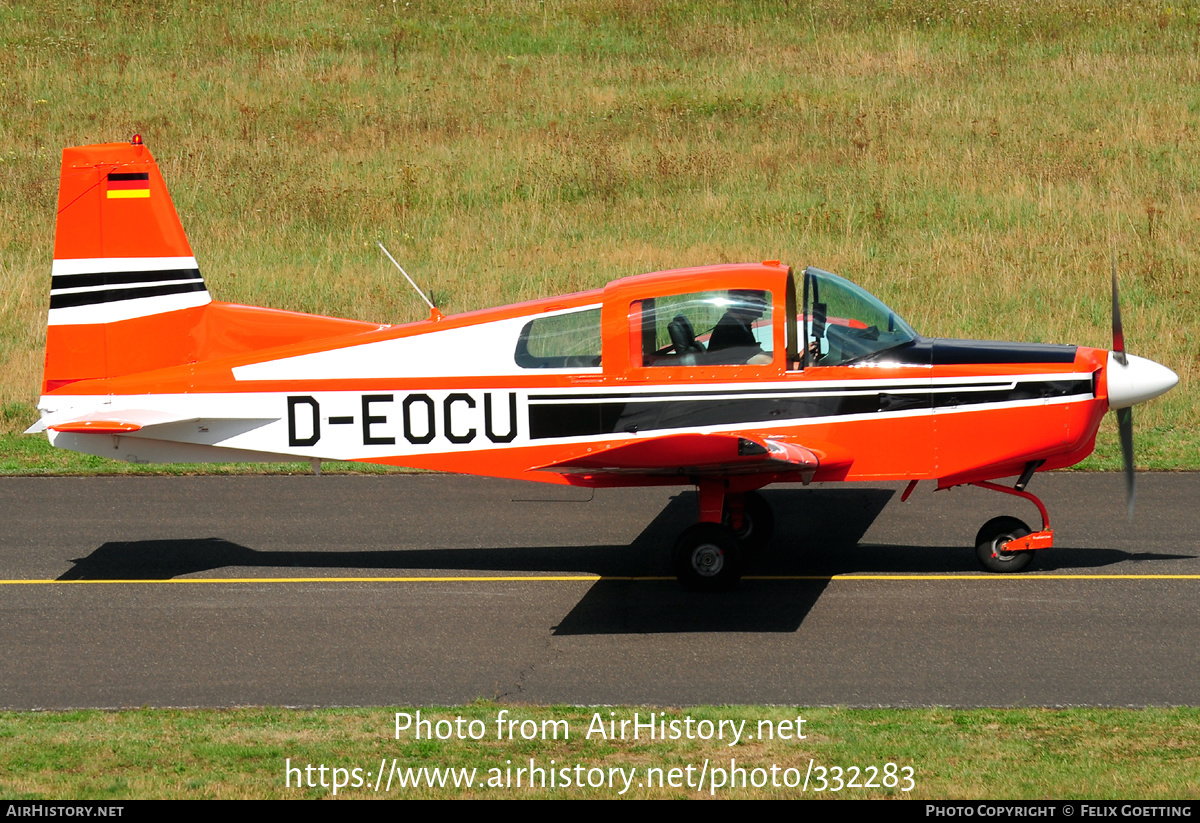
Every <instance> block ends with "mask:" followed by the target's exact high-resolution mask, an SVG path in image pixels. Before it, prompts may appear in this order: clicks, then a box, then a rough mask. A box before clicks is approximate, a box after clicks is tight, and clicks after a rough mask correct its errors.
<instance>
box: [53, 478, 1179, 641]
mask: <svg viewBox="0 0 1200 823" xmlns="http://www.w3.org/2000/svg"><path fill="white" fill-rule="evenodd" d="M763 494H764V496H765V497H766V498H767V500H768V501H769V502H770V503H771V506H772V508H773V509H774V511H775V513H776V531H775V539H774V540H773V541H772V544H771V545H770V546H769V547H768V548H767V550H766V551H765V552H764V553H763V555H762V556H761V557H758V558H755V559H754V560H753V561H752V562H751V563H750V564H749V566H748V568H747V570H746V575H747V578H748V579H746V580H743V581H742V584H741V586H740V587H739V588H738V589H737V590H735V591H732V592H727V593H721V594H705V593H694V592H687V591H684V590H683V589H681V588H680V587H679V586H678V584H677V583H676V582H675V581H674V580H671V579H668V580H662V581H644V580H638V581H630V580H621V579H611V578H629V577H643V578H644V577H664V578H670V577H673V575H672V572H671V563H670V548H671V546H673V545H674V542H675V539H676V537H677V536H678V534H679V532H680V531H682V530H683V529H684V528H686V527H687V526H688V525H689V524H690V523H691V522H693V520H694V518H695V511H696V500H695V495H694V493H692V492H684V493H681V494H678V495H676V496H674V497H673V498H672V499H671V501H670V502H669V503H668V504H667V505H666V506H665V507H664V508H663V509H662V511H661V512H660V513H659V514H658V515H657V516H656V517H655V518H654V520H653V521H652V522H651V523H650V524H649V525H647V526H646V528H645V529H643V531H642V532H641V534H639V535H638V537H637V538H636V539H634V541H633V542H632V543H630V544H629V545H592V546H517V547H498V548H454V547H450V548H438V549H419V550H411V549H410V550H392V551H305V550H297V551H258V550H256V549H252V548H248V547H246V546H242V545H240V544H238V543H234V542H231V541H228V540H223V539H220V538H215V537H213V538H199V539H196V538H192V539H182V540H142V541H130V542H109V543H105V544H104V545H102V546H100V547H99V548H97V549H96V550H95V551H94V552H92V553H91V554H89V555H87V556H86V557H83V558H79V559H76V560H74V561H73V562H74V564H75V565H74V567H73V568H71V569H70V570H68V571H67V572H65V573H64V574H63V575H61V576H60V577H59V578H58V579H59V580H64V581H68V580H169V579H172V578H176V577H181V576H185V575H189V574H198V573H202V572H207V571H212V570H216V569H227V568H239V567H240V568H247V569H289V570H295V571H293V572H289V574H288V576H321V575H320V574H319V573H318V574H313V573H312V572H311V571H310V572H308V573H306V572H305V571H303V570H314V571H315V570H327V572H326V573H329V571H332V572H333V573H332V574H329V576H357V575H358V574H363V573H366V575H370V574H371V573H378V572H379V571H389V570H395V571H405V570H412V571H418V572H437V571H449V572H468V573H475V574H479V573H485V574H486V573H488V572H514V573H524V574H537V573H552V574H553V573H559V574H561V573H572V572H575V573H585V574H598V575H600V576H601V577H603V578H610V579H605V580H600V581H598V582H597V583H596V584H594V585H593V586H591V587H590V588H589V590H588V592H587V594H586V595H584V597H583V598H582V599H581V600H580V601H579V603H578V604H577V605H576V606H575V608H573V609H572V610H571V612H570V613H568V614H567V615H566V617H565V618H564V619H563V620H562V621H561V622H560V623H559V625H558V626H557V627H556V628H555V633H556V634H559V635H570V634H614V633H618V634H620V633H656V632H698V631H704V632H707V631H785V632H791V631H795V630H796V629H797V628H798V627H799V626H800V624H801V622H802V621H803V620H804V618H805V616H806V615H807V614H808V612H809V610H810V609H811V608H812V606H813V605H814V604H815V603H816V601H817V599H818V598H819V597H820V595H821V593H822V592H823V591H824V589H825V587H826V586H827V585H828V583H829V581H828V579H827V578H828V577H830V576H832V575H837V574H852V573H860V574H863V573H872V572H877V573H938V572H941V573H947V572H964V571H965V572H976V571H978V565H977V562H976V560H975V556H974V551H973V549H971V548H970V547H967V546H961V545H960V546H907V545H894V544H881V543H863V542H860V541H861V540H862V538H863V536H864V535H865V534H866V532H867V530H868V529H869V528H870V527H871V525H872V524H873V523H874V522H875V520H876V519H877V518H878V517H879V515H880V513H881V512H882V511H883V509H884V507H885V506H886V505H887V503H888V501H889V500H890V499H891V497H892V496H893V494H894V492H892V491H890V490H881V489H845V488H841V489H826V488H818V489H777V490H774V489H773V490H768V491H766V492H764V493H763ZM1182 556H1183V555H1170V556H1166V555H1157V554H1130V553H1128V552H1124V551H1119V550H1114V549H1070V550H1063V551H1061V552H1060V551H1053V550H1052V551H1051V552H1048V553H1046V554H1045V555H1043V556H1041V557H1039V558H1037V560H1036V565H1035V567H1034V568H1035V569H1040V570H1051V569H1055V568H1058V567H1059V565H1058V564H1062V565H1064V566H1068V567H1069V568H1075V569H1078V568H1090V567H1099V566H1106V565H1110V564H1113V563H1118V562H1123V561H1130V560H1132V561H1152V560H1163V559H1172V558H1175V557H1182ZM758 576H770V577H789V576H792V577H800V576H803V577H807V578H816V579H805V580H786V579H785V580H769V581H764V580H757V579H755V578H756V577H758Z"/></svg>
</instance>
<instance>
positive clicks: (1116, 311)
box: [1112, 252, 1126, 366]
mask: <svg viewBox="0 0 1200 823" xmlns="http://www.w3.org/2000/svg"><path fill="white" fill-rule="evenodd" d="M1112 297H1113V311H1112V317H1113V347H1112V352H1113V354H1114V355H1115V356H1116V358H1117V362H1118V363H1120V364H1121V365H1122V366H1124V365H1125V362H1126V360H1125V330H1124V329H1123V328H1122V326H1121V301H1120V300H1119V299H1117V254H1116V252H1113V258H1112Z"/></svg>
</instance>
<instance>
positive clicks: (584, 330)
mask: <svg viewBox="0 0 1200 823" xmlns="http://www.w3.org/2000/svg"><path fill="white" fill-rule="evenodd" d="M516 361H517V365H518V366H520V367H521V368H523V369H596V368H599V367H600V309H599V307H596V308H591V309H584V310H582V311H572V312H564V313H560V314H552V315H547V316H543V317H535V318H534V319H532V320H530V321H529V322H528V323H526V324H525V327H524V328H522V329H521V336H520V337H519V338H517V351H516Z"/></svg>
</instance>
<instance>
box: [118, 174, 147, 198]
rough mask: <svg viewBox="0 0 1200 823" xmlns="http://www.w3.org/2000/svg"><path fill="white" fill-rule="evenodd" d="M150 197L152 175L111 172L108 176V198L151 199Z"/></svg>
mask: <svg viewBox="0 0 1200 823" xmlns="http://www.w3.org/2000/svg"><path fill="white" fill-rule="evenodd" d="M149 196H150V173H149V172H145V171H135V172H117V171H114V172H109V175H108V197H109V199H112V198H127V197H149Z"/></svg>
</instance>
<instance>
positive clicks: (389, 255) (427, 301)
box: [375, 240, 442, 320]
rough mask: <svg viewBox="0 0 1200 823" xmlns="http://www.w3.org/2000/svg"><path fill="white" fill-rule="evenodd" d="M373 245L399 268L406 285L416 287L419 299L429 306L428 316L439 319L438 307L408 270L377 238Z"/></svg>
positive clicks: (440, 316) (440, 314)
mask: <svg viewBox="0 0 1200 823" xmlns="http://www.w3.org/2000/svg"><path fill="white" fill-rule="evenodd" d="M375 245H377V246H379V248H381V249H383V253H384V254H386V255H387V258H388V260H391V261H392V265H393V266H395V267H396V268H398V269H400V273H401V274H403V275H404V279H405V280H407V281H408V285H410V286H412V287H413V288H414V289H416V290H417V294H419V295H421V299H422V300H424V301H425V304H426V305H428V306H429V318H430V319H431V320H440V319H441V318H442V313H441V312H440V311H438V307H437V306H435V305H433V301H432V300H430V299H429V298H428V297H426V296H425V292H423V291H421V287H420V286H418V285H417V284H416V282H414V281H413V279H412V278H411V277H409V276H408V272H406V271H405V270H404V267H403V266H401V265H400V264H399V263H397V262H396V258H394V257H392V253H391V252H390V251H388V250H387V246H385V245H383V243H381V242H379V241H378V240H376V241H375Z"/></svg>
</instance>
